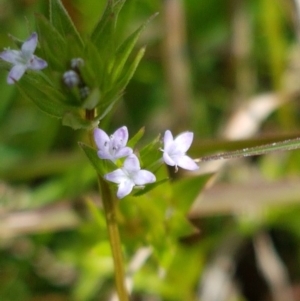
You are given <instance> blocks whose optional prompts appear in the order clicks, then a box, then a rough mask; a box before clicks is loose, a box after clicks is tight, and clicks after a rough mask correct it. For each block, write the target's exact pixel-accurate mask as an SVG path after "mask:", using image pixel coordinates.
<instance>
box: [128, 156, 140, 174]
mask: <svg viewBox="0 0 300 301" xmlns="http://www.w3.org/2000/svg"><path fill="white" fill-rule="evenodd" d="M124 169H125V170H126V171H128V173H130V174H131V173H133V172H136V171H138V170H140V169H141V167H140V162H139V159H138V158H137V156H136V155H134V154H132V155H130V156H128V157H127V158H126V160H125V161H124Z"/></svg>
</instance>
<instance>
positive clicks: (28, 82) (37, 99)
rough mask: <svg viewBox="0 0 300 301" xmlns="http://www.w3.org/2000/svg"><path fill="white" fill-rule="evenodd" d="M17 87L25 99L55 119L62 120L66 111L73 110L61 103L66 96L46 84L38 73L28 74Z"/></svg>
mask: <svg viewBox="0 0 300 301" xmlns="http://www.w3.org/2000/svg"><path fill="white" fill-rule="evenodd" d="M16 86H17V88H18V90H19V91H20V93H21V94H22V95H23V96H24V97H26V98H28V99H30V100H31V101H33V102H34V103H35V104H36V105H37V106H38V107H39V108H40V109H41V110H42V111H44V112H45V113H47V114H49V115H51V116H53V117H57V118H62V116H63V115H64V114H65V112H66V111H69V110H71V109H72V108H71V107H69V106H66V105H64V104H63V103H61V102H60V100H62V99H63V97H64V96H63V95H62V94H61V93H60V92H59V91H58V90H57V89H55V88H54V87H52V86H50V85H48V84H46V83H45V81H43V78H42V76H41V75H39V74H37V73H36V74H35V76H31V74H26V75H25V76H24V78H22V80H21V81H20V82H17V83H16Z"/></svg>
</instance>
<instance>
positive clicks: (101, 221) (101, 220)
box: [86, 200, 106, 230]
mask: <svg viewBox="0 0 300 301" xmlns="http://www.w3.org/2000/svg"><path fill="white" fill-rule="evenodd" d="M86 204H87V207H88V209H89V211H90V213H91V214H92V216H93V217H94V219H95V222H96V224H97V226H98V227H99V229H100V230H104V229H105V228H106V222H105V216H104V215H103V211H100V210H99V208H98V207H96V205H95V204H94V202H93V201H92V200H87V201H86Z"/></svg>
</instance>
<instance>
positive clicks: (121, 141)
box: [0, 32, 198, 199]
mask: <svg viewBox="0 0 300 301" xmlns="http://www.w3.org/2000/svg"><path fill="white" fill-rule="evenodd" d="M37 44H38V35H37V33H35V32H34V33H32V34H31V36H30V37H29V38H28V39H27V40H26V41H25V42H24V43H23V44H22V46H21V50H11V49H5V50H4V51H3V52H1V53H0V58H1V59H2V60H4V61H6V62H9V63H10V64H12V65H13V66H12V68H11V70H10V72H9V74H8V77H7V83H8V84H14V83H15V82H17V81H18V80H19V79H20V78H21V77H22V76H23V74H24V73H25V72H26V71H27V69H30V70H36V71H37V70H41V69H44V68H46V67H47V66H48V64H47V62H46V61H44V60H43V59H41V58H39V57H37V56H36V55H34V52H35V49H36V47H37ZM83 64H84V62H83V60H82V59H81V58H75V59H72V60H71V69H70V70H68V71H66V72H65V73H64V75H63V81H64V83H65V84H66V85H67V86H68V87H69V88H73V87H76V86H78V87H79V88H80V89H81V90H80V93H81V97H82V98H86V97H87V96H88V94H89V90H88V87H86V85H85V84H84V83H83V81H82V79H81V77H80V72H79V71H80V70H79V67H81V66H82V65H83ZM94 139H95V142H96V145H97V147H98V156H99V158H101V159H106V160H111V161H113V162H116V160H117V159H119V158H124V157H126V159H125V160H124V163H123V167H122V168H119V169H117V170H115V171H113V172H110V173H108V174H106V175H105V176H104V177H105V179H106V180H107V181H110V182H113V183H116V184H118V191H117V197H118V198H120V199H121V198H123V197H125V196H126V195H128V194H129V193H130V192H131V191H132V189H133V187H135V186H138V187H143V185H145V184H148V183H153V182H155V181H156V177H155V175H154V174H153V173H151V172H150V171H148V170H144V169H141V167H140V162H139V159H138V158H137V156H136V155H135V154H134V153H133V150H132V149H131V148H130V147H128V146H126V144H127V141H128V130H127V127H126V126H123V127H121V128H119V129H118V130H116V131H115V133H114V134H113V135H111V136H110V137H109V136H108V135H107V134H106V133H105V132H104V131H103V130H101V129H99V128H97V129H95V131H94ZM192 141H193V133H192V132H185V133H182V134H180V135H179V136H177V137H176V138H175V139H174V138H173V135H172V133H171V132H170V131H169V130H167V131H166V132H165V135H164V139H163V142H164V149H161V151H162V152H163V160H164V162H165V163H166V164H168V165H170V166H175V169H176V170H177V169H178V166H179V167H181V168H184V169H187V170H196V169H198V166H197V164H196V163H195V161H194V160H192V159H191V158H190V157H188V156H187V155H186V154H185V153H186V151H187V150H188V149H189V148H190V146H191V144H192Z"/></svg>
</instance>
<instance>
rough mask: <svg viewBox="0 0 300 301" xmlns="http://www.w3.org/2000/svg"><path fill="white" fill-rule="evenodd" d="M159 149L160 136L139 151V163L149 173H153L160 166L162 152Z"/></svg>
mask: <svg viewBox="0 0 300 301" xmlns="http://www.w3.org/2000/svg"><path fill="white" fill-rule="evenodd" d="M159 147H160V135H158V136H157V137H156V138H155V139H154V140H153V141H151V142H150V143H149V144H147V145H146V146H144V147H143V148H142V149H141V150H140V158H141V162H142V163H143V166H145V167H146V168H147V169H148V170H150V171H155V169H156V168H157V167H158V166H161V163H160V159H161V157H162V152H161V151H160V150H159ZM157 164H158V165H157Z"/></svg>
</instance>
